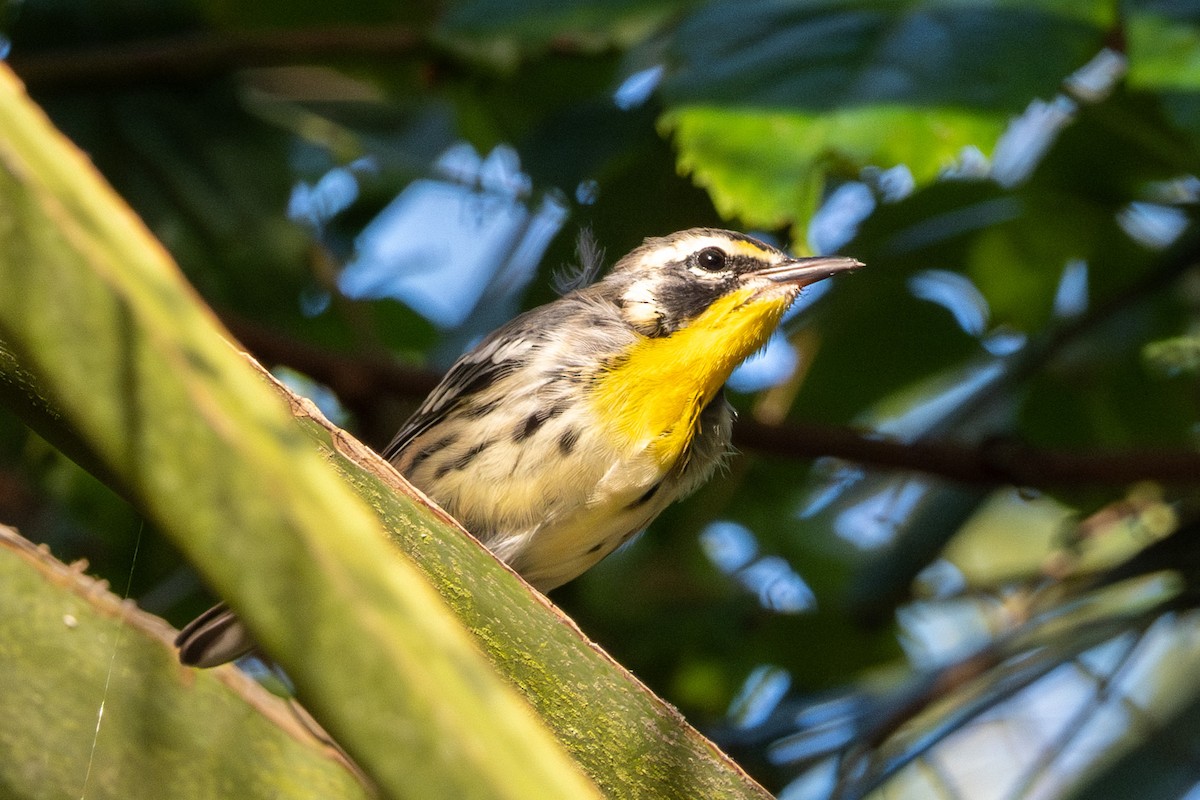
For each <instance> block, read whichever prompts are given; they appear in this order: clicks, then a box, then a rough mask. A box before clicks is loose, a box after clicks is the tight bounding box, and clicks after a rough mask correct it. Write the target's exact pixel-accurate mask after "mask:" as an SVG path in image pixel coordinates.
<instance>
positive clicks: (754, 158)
mask: <svg viewBox="0 0 1200 800" xmlns="http://www.w3.org/2000/svg"><path fill="white" fill-rule="evenodd" d="M1004 122H1005V119H1004V116H1002V115H997V114H990V113H977V112H970V111H963V110H959V109H951V108H945V109H929V108H921V109H916V108H905V107H902V106H896V105H887V106H869V107H858V108H838V109H834V110H831V111H824V112H819V113H818V112H814V113H802V112H786V111H763V110H749V109H739V108H720V107H716V106H701V105H683V106H679V107H676V108H673V109H671V110H669V111H667V112H666V113H665V114H664V115H663V116H662V118H661V120H660V127H661V129H662V130H663V131H664V132H665V133H669V134H671V135H672V136H673V137H674V140H675V144H676V146H677V147H678V148H679V156H678V163H679V169H680V171H682V172H685V173H689V174H691V175H692V177H693V179H694V180H695V181H696V183H698V184H699V185H700V186H703V187H704V188H705V189H707V190H708V192H709V194H710V195H711V196H712V199H713V204H714V205H715V206H716V207H717V210H718V211H719V212H720V213H721V214H722V215H723V216H725V217H728V218H737V219H740V220H742V221H743V222H744V223H745V224H746V225H748V226H752V227H761V228H768V229H773V228H779V227H783V226H784V225H785V224H787V223H789V222H794V221H796V220H807V219H808V218H809V217H811V216H812V214H813V212H814V211H815V210H816V208H817V206H818V205H819V203H820V200H821V196H822V191H823V188H824V185H825V181H826V180H827V178H828V177H829V176H830V175H842V176H845V177H851V176H854V175H856V174H857V173H858V170H859V169H860V168H861V167H863V166H865V165H868V164H876V165H882V166H892V165H894V164H905V165H906V166H907V167H908V168H909V169H910V170H911V171H912V172H913V176H914V177H915V178H916V179H917V180H918V181H929V180H931V179H932V178H933V177H934V176H936V175H937V174H938V172H939V171H941V170H943V169H945V168H947V167H949V166H951V165H952V164H953V163H954V161H955V159H956V158H957V157H958V156H959V155H960V154H961V152H962V149H963V148H964V147H967V146H968V145H972V144H976V143H979V142H988V141H991V140H993V139H995V138H996V136H998V135H999V133H1000V131H1001V130H1002V129H1003V127H1004Z"/></svg>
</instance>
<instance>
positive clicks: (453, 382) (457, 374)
mask: <svg viewBox="0 0 1200 800" xmlns="http://www.w3.org/2000/svg"><path fill="white" fill-rule="evenodd" d="M540 338H541V336H540V335H539V332H538V331H537V330H536V328H535V326H533V325H531V324H530V313H526V314H522V315H521V316H519V317H516V318H515V319H513V320H512V321H511V322H509V323H508V324H507V325H504V326H502V327H500V328H498V329H496V330H495V331H493V332H492V333H491V334H490V335H489V336H487V338H485V339H484V340H483V341H482V342H480V343H479V344H478V345H476V346H475V347H474V348H473V349H471V350H468V351H467V352H466V353H465V354H463V355H462V356H461V357H460V358H459V359H458V361H455V362H454V364H453V365H452V366H451V367H450V369H449V371H448V372H447V373H446V375H445V376H444V377H443V378H442V380H441V381H440V382H439V383H438V385H437V386H435V387H434V389H433V391H432V392H430V393H429V396H428V397H426V398H425V401H424V402H423V403H421V405H420V407H418V408H417V410H416V411H415V412H413V415H412V416H411V417H409V418H408V421H407V422H405V423H404V424H403V425H402V426H400V430H399V431H398V432H397V433H396V435H395V437H394V438H393V439H392V441H391V442H390V443H389V444H388V446H387V447H385V448H384V449H383V451H382V452H381V453H380V455H382V456H383V457H384V458H385V459H387V460H388V461H393V460H394V459H395V458H396V457H397V456H399V455H400V454H401V453H403V452H404V449H405V448H406V447H408V446H409V445H410V444H412V443H413V441H415V440H416V439H417V437H419V436H420V435H421V434H423V433H425V432H426V431H428V430H429V429H430V428H432V427H434V426H435V425H437V424H439V423H441V422H443V421H445V420H446V419H447V418H448V417H449V416H450V415H451V414H453V413H454V412H455V411H456V410H458V409H460V408H463V407H464V406H465V405H468V404H470V403H471V402H472V401H474V400H475V399H477V398H478V396H479V395H480V394H482V393H484V392H485V391H486V390H487V388H488V387H489V386H491V385H492V384H494V383H496V381H498V380H500V379H502V378H504V377H505V376H507V375H510V374H512V372H513V371H514V370H515V369H517V367H519V366H521V365H522V364H523V363H525V358H524V356H525V355H526V354H527V353H528V352H529V351H530V350H531V349H532V348H533V347H534V346H535V345H536V344H537V340H538V339H540Z"/></svg>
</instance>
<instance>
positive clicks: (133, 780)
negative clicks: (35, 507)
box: [0, 526, 372, 800]
mask: <svg viewBox="0 0 1200 800" xmlns="http://www.w3.org/2000/svg"><path fill="white" fill-rule="evenodd" d="M0 609H4V613H2V614H0V673H3V675H4V680H5V690H4V691H3V692H0V715H3V718H4V719H8V720H20V724H19V725H4V726H0V750H2V751H3V752H4V758H0V786H3V787H4V796H5V797H7V798H11V800H47V799H48V798H78V797H81V796H82V797H87V798H89V799H90V800H100V799H101V798H128V799H129V800H133V799H134V798H158V797H161V796H162V792H163V787H165V786H170V787H171V796H172V797H175V798H180V799H181V800H184V799H185V798H192V797H194V798H201V797H215V796H221V797H234V796H236V797H239V798H246V800H255V799H256V798H263V800H267V798H310V799H311V800H324V799H325V798H331V797H337V798H346V800H350V799H351V798H362V799H363V800H366V798H369V797H371V796H372V795H371V792H370V791H369V790H368V789H367V788H366V787H365V786H364V785H363V784H361V783H359V781H358V780H357V779H356V778H355V777H354V775H353V773H352V772H351V771H350V770H348V769H347V768H346V766H345V765H344V764H342V763H341V762H340V761H339V760H338V759H337V758H336V757H335V756H334V751H332V750H331V749H330V748H328V747H327V746H326V745H325V744H324V743H323V742H321V741H318V740H317V739H316V738H314V736H313V735H312V733H311V732H310V731H308V730H306V729H305V728H304V727H302V726H301V725H300V724H299V722H298V719H297V717H296V716H295V714H294V712H293V710H292V709H290V708H289V707H288V706H287V704H286V702H285V701H283V700H281V699H279V698H277V697H274V696H272V695H271V694H269V693H267V692H266V691H265V690H263V689H262V687H260V686H259V685H258V684H256V683H254V681H252V680H250V679H249V678H248V677H247V676H245V675H243V674H242V673H241V672H239V671H237V670H235V669H221V670H211V671H195V670H188V669H183V668H181V667H180V666H179V662H178V659H177V658H176V654H175V648H174V647H173V646H172V644H171V638H172V636H173V634H174V631H172V630H171V629H170V628H169V627H168V626H167V625H165V624H163V622H162V620H160V619H158V618H157V617H152V616H150V615H149V614H145V613H143V612H141V611H138V610H137V609H136V608H134V607H133V606H132V605H130V604H124V603H122V602H121V600H120V598H118V597H116V596H115V595H113V594H111V593H110V592H108V591H107V589H106V587H105V586H104V585H102V584H99V583H97V582H96V581H94V580H92V579H91V578H88V577H86V576H84V575H82V574H81V573H80V571H79V570H78V569H74V568H72V567H68V566H66V565H64V564H62V563H60V562H58V561H55V560H54V559H53V558H52V557H50V556H49V555H48V554H47V553H46V552H45V551H44V550H41V549H39V548H37V547H35V546H34V545H32V544H31V543H29V542H28V541H26V540H24V539H22V538H21V537H20V536H19V535H18V534H17V533H16V532H15V531H13V530H12V529H11V528H6V527H3V526H0Z"/></svg>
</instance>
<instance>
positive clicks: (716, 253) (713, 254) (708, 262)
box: [696, 247, 726, 272]
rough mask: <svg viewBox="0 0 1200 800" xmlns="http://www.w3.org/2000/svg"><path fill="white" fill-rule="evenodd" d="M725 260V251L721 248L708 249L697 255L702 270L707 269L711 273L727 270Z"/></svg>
mask: <svg viewBox="0 0 1200 800" xmlns="http://www.w3.org/2000/svg"><path fill="white" fill-rule="evenodd" d="M725 260H726V256H725V251H724V250H722V249H720V248H719V247H706V248H704V249H703V250H701V251H700V252H699V253H696V263H697V264H698V265H699V266H700V269H706V270H708V271H709V272H720V271H721V270H723V269H725Z"/></svg>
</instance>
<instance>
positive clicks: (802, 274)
mask: <svg viewBox="0 0 1200 800" xmlns="http://www.w3.org/2000/svg"><path fill="white" fill-rule="evenodd" d="M861 266H863V263H862V262H861V261H859V260H858V259H854V258H845V257H843V256H817V257H815V258H793V259H790V260H788V261H785V262H783V263H782V264H776V265H775V266H773V267H767V268H766V269H760V270H756V271H755V272H753V273H751V274H753V275H754V276H755V277H761V278H770V279H771V280H773V281H775V282H776V283H800V284H805V285H807V284H810V283H816V282H817V281H821V280H825V279H826V278H828V277H830V276H831V275H837V274H838V273H839V272H849V271H850V270H854V269H858V268H859V267H861Z"/></svg>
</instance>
